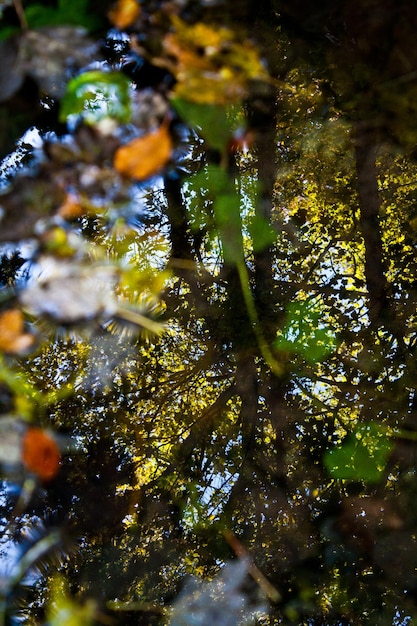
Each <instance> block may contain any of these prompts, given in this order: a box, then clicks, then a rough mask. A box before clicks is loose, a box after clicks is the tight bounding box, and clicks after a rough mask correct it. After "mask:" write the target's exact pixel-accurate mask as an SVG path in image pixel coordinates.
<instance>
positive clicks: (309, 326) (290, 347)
mask: <svg viewBox="0 0 417 626" xmlns="http://www.w3.org/2000/svg"><path fill="white" fill-rule="evenodd" d="M320 318H321V311H320V309H319V307H318V304H317V303H316V302H313V303H311V302H292V303H290V305H289V306H288V310H287V323H286V325H285V326H284V328H283V329H282V331H281V335H280V337H278V339H277V340H276V342H275V347H276V348H277V349H278V350H283V351H286V352H295V353H298V354H300V355H301V356H302V357H303V358H305V359H306V361H308V362H309V363H311V364H314V363H319V362H320V361H322V360H323V359H324V358H325V357H326V356H327V355H328V354H329V353H330V352H332V351H333V350H334V348H335V347H336V337H335V334H334V333H333V331H331V330H330V329H329V328H328V327H327V326H325V325H324V324H323V323H322V322H321V320H320Z"/></svg>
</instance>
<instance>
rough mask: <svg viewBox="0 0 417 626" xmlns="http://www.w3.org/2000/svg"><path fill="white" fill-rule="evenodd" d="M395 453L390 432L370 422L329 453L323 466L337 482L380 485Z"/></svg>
mask: <svg viewBox="0 0 417 626" xmlns="http://www.w3.org/2000/svg"><path fill="white" fill-rule="evenodd" d="M391 450H392V442H391V440H390V439H389V438H388V436H387V432H386V429H385V428H383V427H382V426H381V425H379V424H375V423H372V422H370V423H368V424H362V425H360V426H358V428H357V429H356V430H355V431H354V432H353V433H351V434H350V435H348V437H347V438H346V439H345V440H344V441H343V443H342V444H341V445H340V446H339V447H337V448H333V449H332V450H328V451H327V452H326V454H325V456H324V459H323V462H324V465H325V467H326V469H327V471H328V472H329V473H330V474H331V476H333V478H337V479H343V480H352V481H357V480H363V481H365V482H378V481H379V480H380V478H381V477H382V474H383V472H384V470H385V465H386V462H387V459H388V456H389V454H390V452H391Z"/></svg>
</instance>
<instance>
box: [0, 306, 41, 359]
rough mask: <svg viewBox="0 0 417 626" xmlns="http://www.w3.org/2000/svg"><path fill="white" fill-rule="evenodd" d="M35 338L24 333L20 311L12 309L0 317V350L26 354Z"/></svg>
mask: <svg viewBox="0 0 417 626" xmlns="http://www.w3.org/2000/svg"><path fill="white" fill-rule="evenodd" d="M34 341H35V337H34V336H33V335H31V334H29V333H25V332H24V319H23V315H22V312H21V311H19V309H10V310H8V311H4V313H2V314H1V315H0V350H2V351H3V352H9V353H13V354H16V353H19V352H24V351H25V350H27V349H28V348H30V346H31V345H32V344H33V343H34Z"/></svg>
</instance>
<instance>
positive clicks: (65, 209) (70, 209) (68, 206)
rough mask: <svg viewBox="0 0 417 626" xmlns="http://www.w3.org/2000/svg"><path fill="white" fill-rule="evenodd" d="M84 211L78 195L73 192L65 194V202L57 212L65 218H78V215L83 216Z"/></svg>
mask: <svg viewBox="0 0 417 626" xmlns="http://www.w3.org/2000/svg"><path fill="white" fill-rule="evenodd" d="M83 213H84V210H83V208H82V206H81V204H80V201H79V198H78V196H76V195H75V194H72V193H68V194H67V195H66V196H65V200H64V202H63V203H62V204H61V206H60V207H59V209H58V211H57V214H58V215H59V216H60V217H63V218H64V219H65V220H74V219H77V217H81V215H82V214H83Z"/></svg>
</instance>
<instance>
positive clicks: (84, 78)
mask: <svg viewBox="0 0 417 626" xmlns="http://www.w3.org/2000/svg"><path fill="white" fill-rule="evenodd" d="M129 90H130V81H129V79H128V78H127V77H126V76H124V75H123V74H121V73H120V72H100V71H98V70H95V71H91V72H85V73H84V74H80V76H77V77H76V78H73V79H72V80H71V81H70V82H69V83H68V85H67V91H66V93H65V96H64V98H63V100H62V102H61V112H60V119H61V121H66V120H67V119H68V117H70V116H73V115H82V116H83V119H84V121H85V122H87V123H88V124H95V123H98V122H100V121H101V120H103V119H106V118H111V119H114V120H117V121H118V122H120V123H126V122H128V121H129V120H130V116H131V107H130V95H129Z"/></svg>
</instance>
